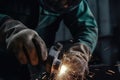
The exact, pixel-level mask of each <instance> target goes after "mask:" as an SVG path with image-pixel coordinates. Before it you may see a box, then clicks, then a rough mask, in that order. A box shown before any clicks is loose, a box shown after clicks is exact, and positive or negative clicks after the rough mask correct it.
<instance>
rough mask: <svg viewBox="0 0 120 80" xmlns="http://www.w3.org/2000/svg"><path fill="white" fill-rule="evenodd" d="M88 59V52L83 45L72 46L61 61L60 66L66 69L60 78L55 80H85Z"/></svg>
mask: <svg viewBox="0 0 120 80" xmlns="http://www.w3.org/2000/svg"><path fill="white" fill-rule="evenodd" d="M89 59H90V50H89V49H88V48H87V47H86V46H85V45H83V44H79V43H78V44H74V45H72V46H71V47H70V48H69V49H68V51H67V52H66V53H65V54H64V55H63V59H62V64H63V65H65V66H66V67H67V68H68V69H67V70H66V72H65V73H64V74H63V75H61V77H60V76H59V77H56V80H86V78H85V76H86V75H87V74H88V72H89V70H88V61H89ZM58 74H59V73H58Z"/></svg>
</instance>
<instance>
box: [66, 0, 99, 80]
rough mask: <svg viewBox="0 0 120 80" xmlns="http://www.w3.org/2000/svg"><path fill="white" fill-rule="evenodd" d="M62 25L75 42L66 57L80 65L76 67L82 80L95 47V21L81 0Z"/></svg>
mask: <svg viewBox="0 0 120 80" xmlns="http://www.w3.org/2000/svg"><path fill="white" fill-rule="evenodd" d="M64 23H65V24H66V25H67V27H68V28H69V29H70V31H71V33H72V35H73V39H74V42H75V43H74V44H73V45H72V46H71V47H70V48H69V50H68V53H70V54H68V55H72V56H73V55H74V57H73V58H74V59H73V61H74V60H75V61H76V62H75V63H79V64H80V65H78V66H77V67H79V69H78V71H79V70H80V71H81V72H80V74H81V79H80V80H83V77H84V75H85V74H86V71H87V69H88V62H89V60H90V57H91V55H92V54H91V53H92V52H93V50H94V48H95V46H96V43H97V37H98V28H97V25H96V21H95V19H94V16H93V14H92V13H91V11H90V9H89V7H88V5H87V2H86V1H85V0H82V1H81V3H80V4H79V7H78V8H76V9H75V10H73V11H71V13H69V14H67V15H66V16H65V18H64ZM71 53H72V54H71ZM68 58H69V57H68ZM73 65H74V64H73ZM76 70H77V69H76Z"/></svg>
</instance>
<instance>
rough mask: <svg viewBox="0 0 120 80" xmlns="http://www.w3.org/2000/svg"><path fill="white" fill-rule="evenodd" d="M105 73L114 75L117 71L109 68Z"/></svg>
mask: <svg viewBox="0 0 120 80" xmlns="http://www.w3.org/2000/svg"><path fill="white" fill-rule="evenodd" d="M105 73H106V74H108V75H110V76H113V75H114V74H115V72H114V71H112V70H107V71H106V72H105Z"/></svg>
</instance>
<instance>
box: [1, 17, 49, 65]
mask: <svg viewBox="0 0 120 80" xmlns="http://www.w3.org/2000/svg"><path fill="white" fill-rule="evenodd" d="M1 16H2V17H1V18H0V45H1V46H6V48H7V50H8V51H10V52H9V53H13V54H15V55H16V57H17V58H18V60H19V61H20V63H22V64H27V63H28V62H29V63H30V64H32V65H37V64H38V63H39V59H40V60H42V61H44V60H46V58H47V48H46V45H45V43H44V41H43V40H42V39H41V37H40V36H39V35H38V34H37V33H36V32H35V31H34V30H32V29H29V28H27V27H26V26H25V25H24V24H22V23H21V22H20V21H17V20H14V19H12V18H10V17H8V16H6V15H1Z"/></svg>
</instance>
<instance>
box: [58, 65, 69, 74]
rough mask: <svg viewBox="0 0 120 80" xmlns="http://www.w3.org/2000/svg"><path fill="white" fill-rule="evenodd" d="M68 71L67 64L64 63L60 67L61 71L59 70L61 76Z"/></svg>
mask: <svg viewBox="0 0 120 80" xmlns="http://www.w3.org/2000/svg"><path fill="white" fill-rule="evenodd" d="M66 71H67V66H65V65H62V66H61V68H60V72H59V76H61V75H62V74H64V73H65V72H66Z"/></svg>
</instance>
